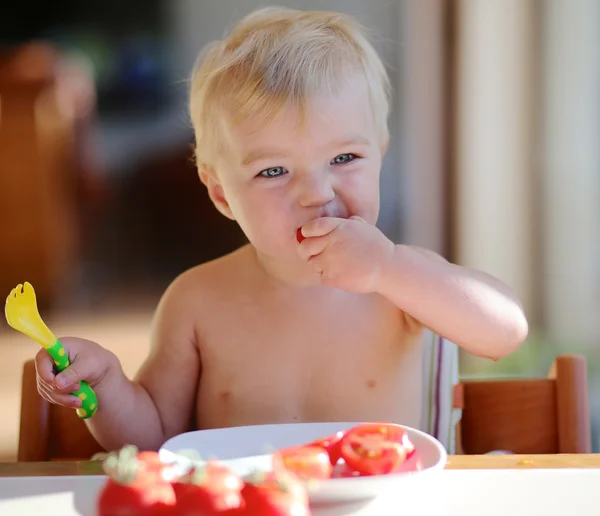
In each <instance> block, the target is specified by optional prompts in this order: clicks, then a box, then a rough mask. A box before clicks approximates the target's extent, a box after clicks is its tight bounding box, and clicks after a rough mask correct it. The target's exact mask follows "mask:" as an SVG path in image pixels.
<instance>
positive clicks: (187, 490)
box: [172, 462, 243, 516]
mask: <svg viewBox="0 0 600 516" xmlns="http://www.w3.org/2000/svg"><path fill="white" fill-rule="evenodd" d="M242 487H243V482H242V479H241V478H239V477H238V476H237V475H236V474H235V473H233V472H232V471H231V470H229V469H228V468H227V467H225V466H224V465H223V464H220V463H218V462H209V463H207V464H206V466H204V467H199V468H198V469H194V470H192V471H190V472H189V473H188V474H187V475H185V476H183V477H181V478H180V479H178V480H177V481H176V482H173V489H174V491H175V495H176V498H177V505H176V507H175V510H174V511H173V513H172V514H174V515H177V516H193V515H198V516H211V515H213V514H223V512H224V511H227V510H230V509H237V508H239V507H240V504H241V500H242V497H241V491H242Z"/></svg>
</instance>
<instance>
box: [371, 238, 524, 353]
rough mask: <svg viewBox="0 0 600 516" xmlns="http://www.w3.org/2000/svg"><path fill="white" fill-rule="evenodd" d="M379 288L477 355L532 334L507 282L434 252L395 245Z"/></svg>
mask: <svg viewBox="0 0 600 516" xmlns="http://www.w3.org/2000/svg"><path fill="white" fill-rule="evenodd" d="M377 291H378V292H379V293H380V294H381V295H383V296H385V297H387V298H388V299H389V300H390V301H392V302H393V303H394V304H396V306H398V307H399V308H400V309H401V310H402V311H404V312H405V313H406V314H408V315H409V316H410V317H412V318H414V319H416V320H417V321H419V322H420V323H421V324H423V325H424V326H426V327H427V328H429V329H431V330H432V331H434V332H435V333H437V334H439V335H442V336H443V337H445V338H447V339H448V340H451V341H452V342H454V343H455V344H457V345H459V346H461V347H463V348H464V349H465V350H466V351H468V352H469V353H472V354H474V355H477V356H483V357H489V358H500V357H503V356H506V355H508V354H510V353H512V352H513V351H515V350H516V349H517V348H518V347H519V346H520V345H521V343H522V342H523V341H524V340H525V338H526V337H527V332H528V325H527V319H526V317H525V314H524V312H523V308H522V306H521V304H520V302H519V301H518V299H517V298H516V296H515V294H514V293H513V292H512V291H511V290H510V289H509V288H508V287H507V286H506V285H505V284H503V283H502V282H501V281H499V280H497V279H495V278H493V277H491V276H489V275H487V274H485V273H483V272H479V271H476V270H472V269H468V268H466V267H461V266H458V265H454V264H451V263H449V262H448V261H446V260H445V259H444V258H442V257H441V256H439V255H437V254H435V253H433V252H431V251H427V250H424V249H420V248H415V247H409V246H404V245H397V246H395V248H394V254H393V256H392V258H391V260H390V262H389V264H388V266H387V267H386V268H385V269H384V270H382V274H381V277H380V280H379V281H378V287H377Z"/></svg>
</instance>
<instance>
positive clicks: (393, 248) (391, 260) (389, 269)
mask: <svg viewBox="0 0 600 516" xmlns="http://www.w3.org/2000/svg"><path fill="white" fill-rule="evenodd" d="M389 244H390V245H389V246H388V247H387V249H386V252H384V253H383V257H382V258H381V261H380V264H379V271H378V274H377V280H376V282H375V292H376V293H377V294H380V295H382V296H385V295H386V292H387V290H388V289H389V283H390V278H391V277H392V275H393V274H395V268H396V261H397V256H396V254H397V253H398V247H399V246H398V245H396V244H394V243H393V242H391V241H390V242H389Z"/></svg>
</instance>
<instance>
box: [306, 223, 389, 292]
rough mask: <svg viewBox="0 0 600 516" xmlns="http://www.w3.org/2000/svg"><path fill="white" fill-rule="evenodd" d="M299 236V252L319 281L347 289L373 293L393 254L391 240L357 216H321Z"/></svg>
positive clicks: (307, 225)
mask: <svg viewBox="0 0 600 516" xmlns="http://www.w3.org/2000/svg"><path fill="white" fill-rule="evenodd" d="M302 235H303V236H304V237H305V239H304V240H302V242H301V243H300V244H299V246H298V252H299V254H300V256H301V257H302V258H303V259H305V260H307V261H309V262H310V263H312V264H313V266H314V268H315V272H316V273H317V274H320V275H321V283H322V284H323V285H327V286H330V287H336V288H340V289H343V290H347V291H349V292H357V293H370V292H375V291H376V289H377V285H378V284H379V282H380V279H381V276H382V274H383V271H384V270H385V268H386V266H387V264H388V263H389V261H390V260H391V259H392V256H393V255H394V247H395V246H394V243H393V242H391V241H390V240H389V239H388V238H387V237H386V236H385V235H384V234H383V233H382V232H381V231H380V230H379V229H378V228H377V227H376V226H373V225H372V224H369V223H368V222H366V221H365V220H364V219H362V218H360V217H350V218H349V219H339V218H334V217H321V218H319V219H315V220H313V221H312V222H309V223H308V224H306V225H304V226H303V227H302Z"/></svg>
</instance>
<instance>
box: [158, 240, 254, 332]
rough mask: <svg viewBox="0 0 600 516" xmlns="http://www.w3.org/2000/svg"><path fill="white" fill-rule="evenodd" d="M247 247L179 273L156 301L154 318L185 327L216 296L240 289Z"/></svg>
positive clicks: (244, 277)
mask: <svg viewBox="0 0 600 516" xmlns="http://www.w3.org/2000/svg"><path fill="white" fill-rule="evenodd" d="M251 262H252V260H251V251H250V249H249V246H244V247H241V248H240V249H237V250H236V251H233V252H232V253H229V254H227V255H225V256H222V257H220V258H217V259H215V260H211V261H209V262H205V263H202V264H200V265H197V266H196V267H193V268H191V269H188V270H187V271H185V272H183V273H182V274H180V275H179V276H178V277H177V278H175V279H174V280H173V282H172V283H171V284H170V285H169V287H168V288H167V290H166V291H165V293H164V294H163V297H162V299H161V301H160V303H159V306H158V310H157V318H160V319H162V318H164V317H166V318H168V319H169V320H174V321H177V325H182V324H183V325H184V326H188V325H189V323H190V322H195V321H197V319H198V314H203V313H206V312H207V311H208V312H210V311H211V309H212V307H213V306H214V303H215V301H216V300H217V299H219V298H221V297H223V296H224V295H226V293H227V294H231V290H232V289H242V288H243V285H244V284H245V283H246V281H247V277H248V275H249V268H250V266H249V263H251Z"/></svg>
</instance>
